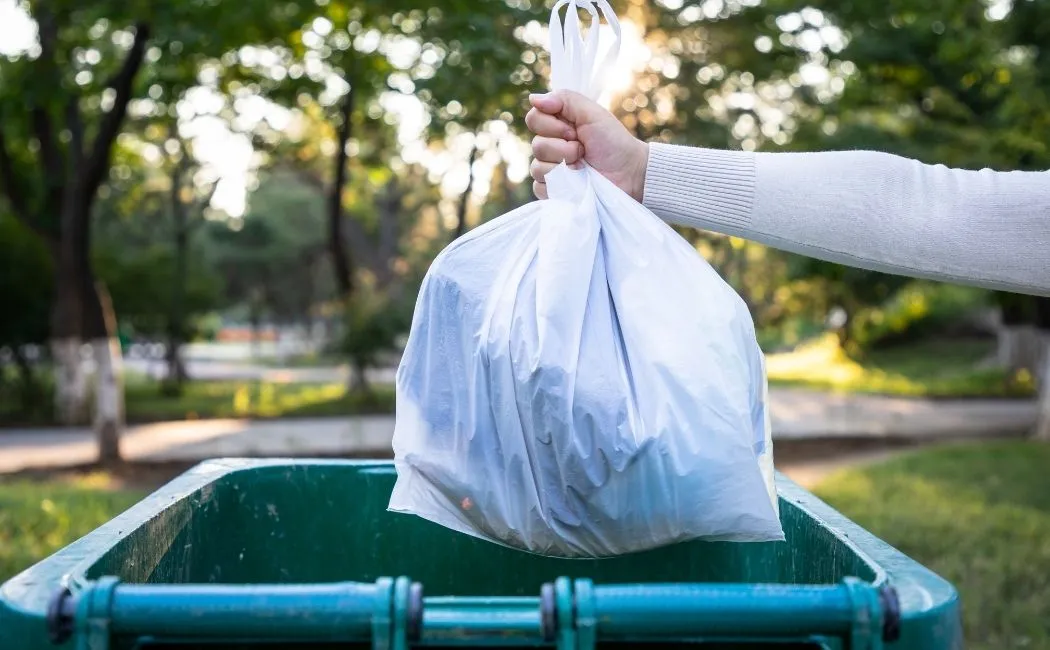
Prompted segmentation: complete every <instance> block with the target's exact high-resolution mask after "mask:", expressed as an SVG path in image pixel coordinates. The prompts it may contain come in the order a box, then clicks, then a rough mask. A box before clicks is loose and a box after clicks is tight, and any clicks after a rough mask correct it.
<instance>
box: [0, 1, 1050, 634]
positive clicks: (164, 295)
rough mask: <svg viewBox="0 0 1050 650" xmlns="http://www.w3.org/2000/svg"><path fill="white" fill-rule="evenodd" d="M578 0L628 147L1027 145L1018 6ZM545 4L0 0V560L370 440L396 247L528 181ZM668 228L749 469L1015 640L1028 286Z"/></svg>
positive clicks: (1031, 403)
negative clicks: (744, 343) (982, 283)
mask: <svg viewBox="0 0 1050 650" xmlns="http://www.w3.org/2000/svg"><path fill="white" fill-rule="evenodd" d="M613 4H614V6H615V8H616V10H617V12H618V14H619V16H620V19H621V21H622V25H623V29H624V34H623V35H624V46H623V48H622V51H621V57H620V60H619V62H618V64H617V66H616V67H615V69H614V70H613V73H612V74H611V76H610V79H609V84H608V87H609V91H608V92H607V93H606V96H605V97H604V101H605V102H607V104H608V105H609V106H610V107H611V109H612V110H613V111H614V112H615V113H616V114H617V116H618V117H620V118H621V119H622V120H623V121H624V123H625V124H626V125H627V126H628V128H629V129H630V130H631V131H632V132H633V133H634V134H635V135H636V136H637V137H639V138H642V139H646V140H659V141H666V142H674V143H681V144H690V145H697V146H707V147H714V148H730V149H743V150H754V151H792V150H806V151H810V150H826V149H874V150H881V151H888V152H892V153H897V154H901V155H905V156H908V157H911V158H916V159H918V160H921V161H924V162H928V163H941V164H945V165H948V166H955V167H965V168H973V169H978V168H983V167H989V168H993V169H1003V170H1006V169H1021V170H1046V169H1048V168H1050V149H1048V144H1050V49H1047V48H1046V47H1044V44H1045V43H1047V42H1050V2H1046V1H1045V0H987V1H981V0H940V1H939V2H936V3H934V2H929V1H926V0H894V1H893V2H890V3H865V2H854V1H852V0H815V1H813V2H808V3H804V2H785V1H783V0H743V1H740V0H704V1H701V2H695V1H686V0H645V1H643V0H621V1H619V2H614V3H613ZM549 6H550V3H545V2H543V1H542V0H471V1H467V0H442V1H441V2H415V1H414V0H385V1H384V2H378V1H371V0H361V1H356V2H344V1H342V0H288V1H281V2H256V1H254V0H241V1H240V2H236V3H234V2H224V3H220V2H218V1H217V0H185V1H182V2H146V1H142V0H135V1H121V2H116V1H112V2H105V1H101V0H91V1H90V2H83V1H81V2H72V1H69V0H51V1H43V0H34V1H32V2H28V1H25V0H0V471H2V472H4V478H3V479H0V578H3V577H5V576H7V575H10V574H11V573H13V572H14V571H16V570H19V569H21V568H24V566H25V565H27V564H28V563H29V562H31V561H32V560H33V559H36V558H38V557H41V556H42V555H46V554H47V553H49V552H52V551H53V550H54V549H55V548H57V547H59V546H61V545H64V544H65V543H68V541H69V540H70V539H71V538H73V537H75V536H76V535H79V534H82V533H83V532H86V530H89V529H90V528H91V527H93V526H94V525H96V524H97V523H99V522H100V521H102V520H104V519H105V518H108V517H110V516H112V515H113V513H114V512H115V511H116V510H118V509H119V508H121V507H123V505H126V504H127V503H129V502H130V501H131V500H134V499H136V498H138V497H139V496H141V494H142V493H143V492H144V491H148V490H149V489H153V488H155V487H156V486H157V485H158V484H159V483H160V482H162V481H163V480H166V479H167V478H170V476H171V475H173V474H174V473H177V472H178V471H182V470H183V469H185V468H186V467H188V466H189V465H190V464H192V463H193V462H196V461H197V460H200V459H203V458H208V457H212V456H217V455H267V454H270V455H282V456H294V455H310V456H317V455H337V456H347V455H370V456H375V455H384V454H389V437H390V433H391V431H392V413H393V402H394V395H393V387H392V382H393V375H394V371H395V369H396V366H397V362H398V357H399V352H400V349H401V346H402V345H403V342H404V337H405V335H406V333H407V330H408V327H409V324H410V321H411V310H412V306H413V303H414V300H415V296H416V293H417V291H418V288H419V284H420V282H421V280H422V277H423V275H424V274H425V272H426V270H427V268H428V265H429V264H430V262H431V261H432V260H433V258H434V256H435V255H436V254H437V252H439V251H440V250H441V249H442V248H443V247H444V246H446V245H447V244H448V243H449V242H451V241H452V240H453V239H454V238H455V237H457V236H459V235H461V234H463V233H464V232H466V231H469V230H470V229H472V228H475V227H477V226H478V225H479V224H481V223H484V222H485V221H487V220H490V219H492V218H495V217H497V216H499V215H500V214H503V213H505V212H507V211H509V210H512V209H514V208H516V207H519V206H521V205H524V204H525V203H527V202H529V201H531V200H533V199H532V196H531V181H530V179H528V163H529V158H528V155H529V146H528V143H529V136H528V134H527V133H526V129H525V126H524V122H523V117H524V114H525V112H526V107H527V96H528V94H529V93H530V92H542V91H544V90H546V88H547V86H546V80H547V64H548V63H547V62H548V59H547V54H546V43H547V21H548V19H549ZM608 36H609V35H608V34H604V33H603V38H606V40H608V38H607V37H608ZM681 232H682V235H683V236H684V237H686V238H687V239H688V240H689V241H690V242H691V243H692V244H693V245H695V247H696V249H697V251H698V253H699V254H701V255H703V256H704V257H705V258H706V259H708V260H709V261H710V263H711V264H712V265H713V266H714V267H715V268H716V269H717V270H718V271H719V273H720V274H721V275H722V276H723V277H724V278H725V279H726V280H727V281H728V282H729V283H730V284H731V285H732V286H733V287H734V288H735V289H736V290H737V291H738V292H739V293H740V295H741V296H742V297H743V298H744V300H745V301H746V302H747V304H748V306H749V307H750V309H751V312H752V315H753V317H754V319H755V322H756V326H757V328H758V331H759V336H760V342H761V344H762V346H763V348H764V349H765V350H766V352H767V354H768V355H769V372H770V382H771V385H772V386H773V391H772V396H771V397H772V400H773V406H774V432H775V434H776V436H777V439H778V454H779V456H778V464H779V465H780V466H781V468H782V469H784V470H785V471H787V472H788V473H789V475H791V476H793V477H795V478H797V479H798V480H800V481H803V483H804V484H805V485H807V486H808V487H813V488H814V489H816V490H817V491H818V493H819V494H821V496H824V497H826V498H828V500H829V501H831V502H832V503H833V504H834V505H836V506H838V507H840V508H842V509H843V510H844V511H845V512H846V514H848V515H850V516H852V517H854V518H856V519H857V520H858V521H859V522H860V523H862V525H865V526H868V527H870V528H871V529H872V530H873V531H874V532H876V534H879V535H881V536H883V537H885V538H886V539H888V541H890V542H891V543H894V544H897V545H899V546H900V547H901V548H903V549H904V550H905V551H906V552H910V553H913V554H914V555H916V556H917V557H918V558H919V559H920V560H922V561H924V562H927V563H929V564H930V565H931V566H933V567H934V568H935V569H937V570H940V571H942V572H944V573H945V574H946V575H947V576H948V577H949V578H950V579H952V580H954V581H956V584H958V585H959V586H960V588H962V589H963V591H964V595H965V596H966V598H967V622H966V625H967V631H968V633H969V634H970V638H971V639H972V640H973V642H974V647H998V648H1002V647H1050V482H1048V478H1047V476H1048V474H1050V473H1048V472H1047V471H1046V468H1047V467H1048V466H1050V452H1048V447H1047V445H1046V443H1045V442H1040V437H1042V438H1044V439H1050V390H1044V392H1045V393H1046V396H1045V397H1044V399H1043V401H1042V407H1041V408H1042V411H1043V416H1042V418H1041V419H1040V400H1039V393H1040V388H1041V385H1042V384H1041V380H1042V379H1045V378H1046V376H1047V374H1048V367H1050V300H1047V299H1036V298H1031V297H1024V296H1019V295H1012V294H1003V293H995V292H989V291H984V290H979V289H973V288H967V287H960V286H951V285H945V284H937V283H932V282H926V281H916V280H910V279H907V278H902V277H896V276H889V275H884V274H879V273H873V272H866V271H860V270H856V269H850V268H846V267H842V266H837V265H833V264H829V263H824V262H819V261H815V260H811V259H807V258H802V257H798V256H794V255H789V254H786V253H782V252H779V251H776V250H773V249H769V248H766V247H763V246H761V245H757V244H754V243H751V242H746V241H743V240H740V239H735V238H730V237H724V236H721V235H716V234H712V233H706V232H700V231H695V230H683V231H681ZM1042 383H1045V382H1042ZM959 439H965V440H966V443H965V444H956V443H958V441H959ZM920 445H921V446H922V447H923V450H922V451H920V452H918V453H909V454H903V455H901V454H900V448H901V447H904V446H907V447H914V446H920ZM781 450H783V451H781ZM26 530H29V531H31V532H30V533H28V534H27V533H25V532H24V531H26Z"/></svg>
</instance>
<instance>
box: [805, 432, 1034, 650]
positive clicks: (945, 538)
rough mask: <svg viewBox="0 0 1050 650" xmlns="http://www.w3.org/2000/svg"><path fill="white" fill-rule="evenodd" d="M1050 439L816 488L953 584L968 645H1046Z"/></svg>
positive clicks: (922, 456) (904, 464) (936, 455)
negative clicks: (961, 602) (957, 595)
mask: <svg viewBox="0 0 1050 650" xmlns="http://www.w3.org/2000/svg"><path fill="white" fill-rule="evenodd" d="M1048 468H1050V445H1047V444H1040V443H1035V442H1023V441H1022V442H1003V443H981V444H971V445H959V446H951V447H942V448H939V449H934V450H927V451H922V452H918V453H915V454H910V455H906V456H902V457H899V458H896V459H894V460H891V461H889V462H886V463H883V464H880V465H875V466H871V467H867V468H863V469H854V470H847V471H845V472H842V473H839V474H836V475H833V476H831V477H829V478H828V479H826V480H825V481H824V482H823V483H821V485H820V486H819V487H818V488H817V489H816V493H817V494H818V495H819V496H820V497H821V498H823V499H825V500H826V501H828V503H830V504H831V505H832V506H834V507H835V508H837V509H838V510H840V511H841V512H843V513H844V514H846V515H847V516H849V517H850V518H852V519H854V520H855V521H856V522H857V523H859V524H860V525H861V526H863V527H865V528H867V529H868V530H870V531H872V532H873V533H874V534H876V535H878V536H879V537H881V538H883V539H884V540H886V541H887V542H889V543H890V544H892V545H893V546H896V547H897V548H899V549H900V550H902V551H903V552H905V553H907V554H908V555H910V556H912V557H914V558H915V559H916V560H918V561H919V562H921V563H923V564H925V565H926V566H928V567H930V568H931V569H933V570H934V571H936V572H937V573H939V574H940V575H942V576H944V577H945V578H947V579H948V580H950V581H951V582H952V583H954V584H955V585H956V587H957V588H958V589H959V591H960V593H961V594H962V597H963V623H964V627H965V631H966V639H967V647H969V648H974V649H981V648H987V649H992V648H996V649H999V648H1029V649H1031V650H1036V649H1050V471H1047V470H1048Z"/></svg>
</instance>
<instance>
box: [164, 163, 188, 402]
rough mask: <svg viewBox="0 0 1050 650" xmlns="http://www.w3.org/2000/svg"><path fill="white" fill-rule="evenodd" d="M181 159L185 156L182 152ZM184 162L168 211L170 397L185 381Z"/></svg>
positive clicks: (174, 178)
mask: <svg viewBox="0 0 1050 650" xmlns="http://www.w3.org/2000/svg"><path fill="white" fill-rule="evenodd" d="M182 155H183V157H184V159H185V156H186V155H187V154H186V153H185V152H183V154H182ZM183 168H184V167H183V163H182V162H180V165H179V167H177V168H176V171H175V173H174V174H173V175H172V179H171V211H172V218H173V220H174V224H173V228H174V231H175V269H174V271H175V274H174V277H173V278H172V285H171V310H170V312H169V314H168V349H167V351H166V354H165V357H166V361H167V364H168V373H167V378H166V381H165V386H164V390H165V392H166V393H168V394H171V395H181V394H182V384H183V382H184V381H185V380H186V369H185V366H184V365H183V363H182V354H181V352H182V345H183V343H184V342H185V341H184V340H183V339H184V338H185V325H184V322H185V314H184V306H183V305H184V302H185V295H186V268H187V264H186V263H187V257H188V255H189V250H188V249H189V224H188V223H187V221H188V219H187V215H186V206H185V205H184V204H183V202H182V198H181V197H180V196H179V192H180V191H181V189H182V170H183Z"/></svg>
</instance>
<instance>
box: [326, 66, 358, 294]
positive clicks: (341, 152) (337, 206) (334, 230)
mask: <svg viewBox="0 0 1050 650" xmlns="http://www.w3.org/2000/svg"><path fill="white" fill-rule="evenodd" d="M353 115H354V87H353V85H351V86H350V90H349V91H348V92H347V93H346V97H345V98H344V99H343V103H342V105H341V108H340V116H341V118H342V123H341V124H340V125H339V130H338V134H337V136H338V137H337V143H336V144H337V146H338V149H337V150H336V153H335V180H334V181H333V182H332V187H331V188H329V193H328V250H329V253H330V254H331V256H332V268H333V269H334V270H335V286H336V289H337V290H338V291H339V296H340V297H341V298H344V299H345V298H347V297H348V296H349V295H350V294H351V293H352V292H353V289H354V273H353V266H352V264H351V261H350V254H349V252H348V251H347V248H346V234H345V232H344V228H343V226H344V224H343V188H344V187H345V186H346V183H347V176H348V170H347V163H348V159H349V154H347V151H346V147H347V143H349V142H350V136H351V134H352V128H353V122H352V119H353Z"/></svg>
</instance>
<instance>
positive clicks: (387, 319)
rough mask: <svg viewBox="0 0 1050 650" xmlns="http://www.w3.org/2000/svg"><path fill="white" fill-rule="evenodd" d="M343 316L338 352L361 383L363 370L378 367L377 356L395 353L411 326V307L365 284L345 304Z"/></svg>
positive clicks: (394, 295) (395, 297)
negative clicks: (345, 358)
mask: <svg viewBox="0 0 1050 650" xmlns="http://www.w3.org/2000/svg"><path fill="white" fill-rule="evenodd" d="M345 314H346V319H345V321H344V322H345V328H346V329H345V333H344V335H343V341H342V346H341V351H342V352H343V353H344V354H345V355H346V356H347V357H348V358H349V359H350V362H351V364H352V366H353V368H354V371H355V373H357V374H358V380H360V375H361V373H363V371H364V370H365V369H367V368H373V367H375V366H376V365H378V362H379V357H380V355H382V354H383V353H384V352H392V351H395V350H396V349H397V342H398V338H399V337H400V336H401V335H402V334H404V333H405V332H406V331H408V327H409V325H410V324H411V318H412V312H411V306H410V305H409V304H408V303H407V301H405V300H398V297H397V294H391V293H390V292H380V291H377V290H376V288H375V287H374V286H373V285H371V284H369V283H365V284H362V285H360V286H359V287H358V289H357V290H356V291H355V292H354V294H353V295H352V296H351V297H350V299H349V300H348V301H347V303H346V311H345ZM361 388H364V386H361Z"/></svg>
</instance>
